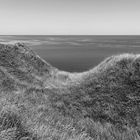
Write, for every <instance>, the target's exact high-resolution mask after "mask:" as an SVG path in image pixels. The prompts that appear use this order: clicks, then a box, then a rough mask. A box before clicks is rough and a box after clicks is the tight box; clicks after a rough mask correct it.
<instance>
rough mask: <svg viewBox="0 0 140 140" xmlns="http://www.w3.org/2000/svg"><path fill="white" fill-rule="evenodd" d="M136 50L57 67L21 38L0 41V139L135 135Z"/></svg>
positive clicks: (117, 139)
mask: <svg viewBox="0 0 140 140" xmlns="http://www.w3.org/2000/svg"><path fill="white" fill-rule="evenodd" d="M139 92H140V55H137V54H122V55H117V56H111V57H109V58H107V59H105V60H104V61H103V62H102V63H100V64H99V65H98V66H96V67H95V68H93V69H91V70H89V71H86V72H83V73H70V72H65V71H60V70H59V69H57V68H55V67H53V66H51V65H50V64H49V63H47V62H46V61H44V60H43V59H42V58H40V57H39V56H38V55H37V54H36V53H35V52H33V51H32V50H31V49H30V48H29V47H27V46H25V45H24V44H22V43H16V44H0V139H1V140H113V139H114V140H139V139H140V136H139V134H140V112H139V109H140V94H139Z"/></svg>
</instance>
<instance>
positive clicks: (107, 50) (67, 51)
mask: <svg viewBox="0 0 140 140" xmlns="http://www.w3.org/2000/svg"><path fill="white" fill-rule="evenodd" d="M3 42H4V43H5V42H12V43H13V42H22V43H24V44H26V45H27V46H28V47H30V48H31V49H32V50H34V51H35V52H36V53H37V54H38V55H39V56H40V57H42V58H43V59H44V60H46V61H47V62H48V63H50V64H51V65H53V66H54V67H57V68H58V69H60V70H64V71H68V72H83V71H87V70H89V69H92V68H94V67H96V66H97V65H98V64H99V63H100V62H101V61H103V60H104V59H105V58H107V57H109V56H112V55H117V54H124V53H134V54H140V36H131V35H129V36H115V35H113V36H94V35H93V36H85V35H81V36H74V35H70V36H69V35H66V36H64V35H63V36H60V35H57V36H54V35H6V36H5V35H0V43H3Z"/></svg>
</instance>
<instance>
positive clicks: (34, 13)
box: [0, 0, 140, 35]
mask: <svg viewBox="0 0 140 140" xmlns="http://www.w3.org/2000/svg"><path fill="white" fill-rule="evenodd" d="M139 7H140V0H0V34H1V35H140V8H139Z"/></svg>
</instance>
